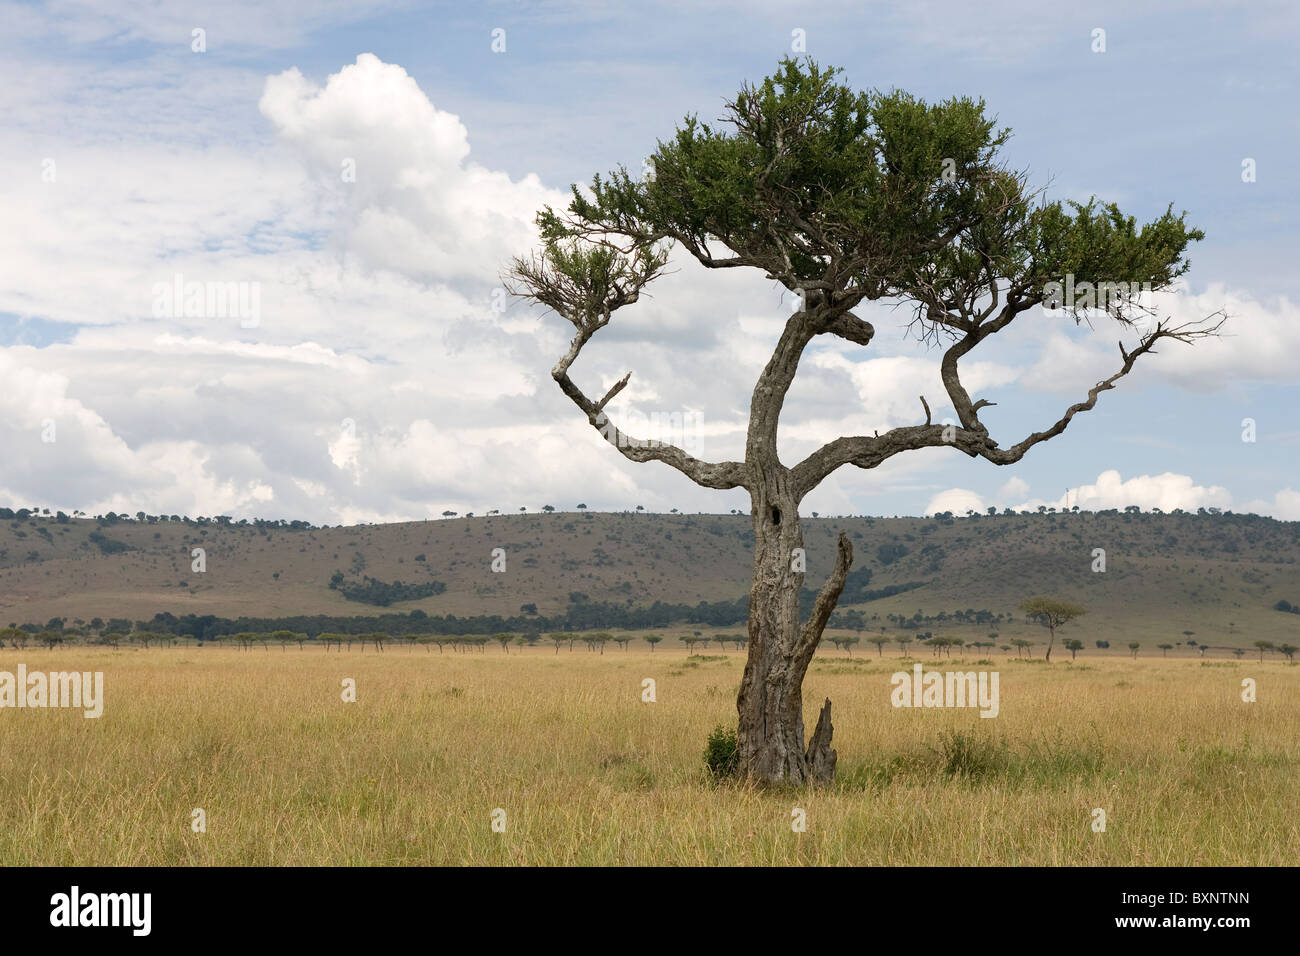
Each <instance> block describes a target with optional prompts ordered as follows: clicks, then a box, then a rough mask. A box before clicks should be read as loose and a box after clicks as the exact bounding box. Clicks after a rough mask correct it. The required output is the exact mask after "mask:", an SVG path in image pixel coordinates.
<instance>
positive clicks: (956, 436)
mask: <svg viewBox="0 0 1300 956" xmlns="http://www.w3.org/2000/svg"><path fill="white" fill-rule="evenodd" d="M1216 319H1217V321H1216ZM1225 319H1226V316H1224V314H1223V313H1222V312H1221V311H1220V312H1215V313H1213V314H1211V315H1209V316H1207V317H1206V318H1205V319H1201V320H1197V321H1194V322H1187V323H1184V324H1182V325H1177V326H1174V325H1168V324H1166V323H1165V322H1157V323H1156V325H1155V327H1154V328H1153V329H1151V330H1150V331H1149V332H1147V333H1145V334H1144V335H1143V336H1142V337H1141V339H1140V340H1139V342H1138V345H1137V346H1136V347H1135V348H1134V349H1132V350H1131V351H1127V350H1125V349H1124V347H1123V346H1122V345H1121V346H1120V354H1121V356H1122V357H1123V364H1122V365H1121V366H1120V369H1119V371H1117V372H1116V373H1115V374H1114V375H1111V376H1110V377H1109V378H1106V379H1103V380H1102V381H1100V382H1098V383H1097V384H1096V385H1094V386H1093V387H1092V388H1091V389H1089V390H1088V397H1087V399H1086V400H1085V401H1082V402H1078V403H1076V404H1074V405H1071V406H1070V407H1069V408H1068V409H1066V411H1065V414H1064V415H1063V416H1062V417H1061V418H1060V419H1059V420H1058V421H1056V422H1055V423H1054V424H1053V425H1052V426H1051V427H1049V428H1047V429H1046V430H1044V431H1041V432H1034V433H1033V434H1032V435H1030V436H1028V437H1027V438H1025V439H1024V440H1023V441H1021V442H1019V443H1017V444H1015V445H1012V446H1011V447H1010V448H999V447H998V444H997V442H995V441H993V440H992V439H991V438H990V437H989V434H988V429H986V428H985V427H984V425H983V424H982V423H981V422H980V420H979V417H978V414H977V413H978V411H979V409H980V408H983V407H986V406H989V405H993V404H994V403H993V402H990V401H987V400H986V399H981V400H980V401H978V402H974V403H972V402H971V401H970V398H969V396H968V395H967V393H966V390H965V388H964V387H962V386H961V382H960V380H959V379H958V378H957V377H956V374H957V368H956V360H955V357H954V358H953V359H952V361H951V367H950V373H949V375H948V376H946V377H945V384H948V383H949V380H951V382H952V383H953V387H951V388H950V389H949V394H950V396H952V397H953V398H954V406H955V407H956V408H957V413H958V416H959V417H961V418H962V425H963V427H961V428H956V427H953V426H948V427H947V428H944V427H942V426H939V425H931V424H930V423H929V416H928V411H929V406H928V405H926V411H927V422H926V424H925V425H906V426H902V427H899V428H893V429H890V430H889V431H887V432H885V434H883V435H876V436H866V435H858V436H853V437H847V438H837V439H835V440H834V441H831V442H828V443H827V444H825V445H823V446H822V447H821V448H819V449H817V451H815V452H813V453H812V454H811V455H809V456H808V457H807V458H805V459H804V460H803V461H801V462H800V463H799V464H798V465H795V466H794V468H792V469H791V474H792V476H793V487H794V491H795V495H796V496H797V497H798V498H802V497H803V496H804V495H806V494H807V493H808V492H810V491H812V489H814V488H816V487H817V485H818V484H820V483H821V482H822V480H823V479H825V478H826V476H827V475H829V474H831V473H832V472H833V471H835V470H836V469H837V468H840V467H841V466H843V465H854V466H856V467H858V468H875V467H876V466H877V465H879V464H880V463H881V462H883V461H886V460H887V459H889V458H892V457H893V456H894V455H897V454H898V453H899V452H903V451H913V450H916V449H918V448H939V447H945V446H947V447H952V448H955V449H957V450H958V451H960V452H962V453H963V454H966V455H969V456H970V457H972V458H975V457H979V458H984V459H985V460H987V461H990V462H992V463H993V464H995V465H1010V464H1013V463H1015V462H1017V461H1019V460H1020V459H1021V458H1023V457H1024V456H1025V453H1026V452H1027V451H1028V450H1029V449H1030V448H1032V447H1033V446H1034V445H1037V444H1038V443H1039V442H1043V441H1046V440H1047V439H1049V438H1053V437H1055V436H1057V435H1059V434H1060V433H1061V432H1063V431H1065V429H1066V427H1067V426H1068V425H1069V424H1070V421H1071V420H1072V419H1073V418H1074V416H1075V415H1077V414H1078V413H1079V412H1086V411H1090V410H1091V409H1092V408H1093V407H1094V406H1095V405H1096V404H1097V398H1098V397H1099V396H1100V395H1101V393H1102V392H1105V391H1109V390H1110V389H1112V388H1114V387H1115V383H1116V382H1117V381H1118V380H1119V379H1121V378H1123V377H1124V376H1125V375H1127V374H1128V373H1129V372H1130V371H1132V369H1133V366H1134V365H1135V364H1136V363H1137V360H1138V359H1139V358H1141V357H1142V356H1143V355H1146V354H1147V353H1148V352H1151V351H1153V349H1152V347H1153V346H1154V345H1155V344H1156V343H1157V342H1159V341H1161V340H1162V339H1169V340H1171V341H1175V342H1183V343H1188V344H1190V343H1192V342H1194V341H1196V340H1197V339H1202V338H1207V337H1210V336H1215V335H1218V334H1219V330H1220V329H1221V328H1222V326H1223V323H1224V321H1225ZM963 344H965V342H964V341H963V342H960V343H958V346H960V345H963ZM956 348H957V346H954V349H956ZM952 351H953V350H949V354H951V352H952ZM964 351H969V349H968V348H967V349H965V350H964ZM945 363H948V355H945ZM954 393H955V394H954ZM922 403H923V404H925V403H924V399H922ZM945 432H946V433H947V434H946V435H945Z"/></svg>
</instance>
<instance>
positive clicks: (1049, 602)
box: [1020, 596, 1087, 661]
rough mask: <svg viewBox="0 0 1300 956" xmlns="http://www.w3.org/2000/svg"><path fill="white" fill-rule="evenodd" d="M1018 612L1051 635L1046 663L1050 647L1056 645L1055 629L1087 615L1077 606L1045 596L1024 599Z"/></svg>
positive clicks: (1050, 656) (1049, 658)
mask: <svg viewBox="0 0 1300 956" xmlns="http://www.w3.org/2000/svg"><path fill="white" fill-rule="evenodd" d="M1020 610H1022V611H1024V612H1025V616H1026V617H1028V618H1030V619H1031V620H1034V621H1037V622H1038V623H1039V624H1041V625H1043V626H1044V627H1045V628H1047V630H1048V632H1049V633H1050V634H1051V639H1050V640H1049V641H1048V644H1047V657H1046V659H1047V660H1048V661H1050V660H1051V659H1052V645H1053V644H1055V643H1056V629H1057V628H1058V627H1061V626H1062V625H1064V624H1068V623H1070V621H1073V620H1074V619H1075V618H1076V617H1079V616H1080V615H1083V614H1086V613H1087V611H1085V610H1084V609H1083V608H1082V607H1081V606H1080V605H1078V604H1071V603H1070V602H1069V601H1062V600H1059V599H1057V598H1051V597H1045V596H1038V597H1031V598H1026V599H1025V600H1023V601H1021V602H1020Z"/></svg>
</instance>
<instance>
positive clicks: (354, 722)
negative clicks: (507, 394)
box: [0, 648, 1300, 865]
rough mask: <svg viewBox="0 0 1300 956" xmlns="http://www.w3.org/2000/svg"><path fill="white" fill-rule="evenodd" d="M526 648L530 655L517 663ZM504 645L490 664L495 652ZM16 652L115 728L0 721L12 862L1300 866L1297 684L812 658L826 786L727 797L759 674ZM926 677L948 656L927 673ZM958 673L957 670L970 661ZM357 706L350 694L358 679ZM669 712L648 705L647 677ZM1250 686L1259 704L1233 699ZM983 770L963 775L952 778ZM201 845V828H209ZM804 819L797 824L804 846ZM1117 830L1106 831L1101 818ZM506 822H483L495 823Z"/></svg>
mask: <svg viewBox="0 0 1300 956" xmlns="http://www.w3.org/2000/svg"><path fill="white" fill-rule="evenodd" d="M512 650H513V649H512ZM494 651H495V653H494ZM720 658H721V655H718V654H717V652H714V653H713V655H712V656H711V657H705V658H693V659H687V658H686V657H685V656H683V654H682V653H681V652H667V653H666V652H665V651H663V650H660V651H659V652H656V653H654V654H653V655H651V654H649V653H646V652H645V651H637V650H633V651H629V652H620V651H607V652H606V653H605V654H604V655H595V654H590V653H588V652H586V651H585V650H582V649H578V650H575V651H574V652H572V653H570V652H569V651H567V650H562V651H561V652H560V654H559V655H558V656H556V655H555V654H554V653H553V652H552V650H551V649H549V648H548V649H542V648H538V649H529V650H527V651H525V652H524V653H522V654H520V653H518V652H517V651H513V652H512V653H511V654H510V655H509V656H506V655H503V654H502V653H501V652H500V650H499V649H497V648H493V649H490V650H488V651H486V652H485V653H469V654H454V653H451V652H450V651H448V652H447V653H444V654H438V653H437V651H436V650H435V651H434V652H433V653H426V652H425V651H424V650H423V649H419V648H417V649H415V650H414V651H413V652H412V651H408V650H407V649H405V648H401V649H389V650H388V651H386V652H385V653H384V654H382V655H380V654H375V653H374V652H373V650H372V651H368V652H366V653H365V654H361V653H359V652H356V651H354V652H352V653H351V654H348V653H341V654H340V653H328V654H327V653H322V652H321V651H319V650H308V651H306V652H301V651H298V650H296V649H291V650H290V651H288V652H287V653H284V652H282V651H281V650H280V649H279V648H274V649H272V650H269V651H265V650H256V651H252V652H246V653H240V652H238V651H233V650H218V649H213V648H204V649H202V650H199V649H194V648H182V649H174V650H149V651H135V650H129V651H128V650H121V651H110V650H106V649H97V648H96V649H81V648H77V649H69V650H61V651H55V652H43V651H27V652H23V653H21V654H18V653H16V652H11V651H6V652H4V654H3V655H2V656H0V670H9V671H12V670H15V669H16V666H17V664H18V662H19V661H20V660H21V661H23V662H24V663H26V664H27V667H28V669H29V670H32V669H45V670H49V669H60V670H61V669H72V668H75V669H79V670H85V669H90V670H102V671H104V674H105V685H106V694H105V696H106V703H105V711H104V716H103V717H101V718H99V719H98V720H88V719H85V718H83V717H82V716H81V715H80V712H79V711H78V712H73V711H59V710H45V711H41V710H9V709H6V710H0V863H3V864H5V865H15V864H77V865H99V864H107V865H125V864H143V865H157V864H160V865H171V864H181V865H185V864H234V865H243V864H790V863H814V864H920V865H928V864H947V865H953V864H956V865H961V864H1070V865H1106V864H1119V865H1130V864H1137V865H1147V864H1165V865H1193V864H1204V865H1215V864H1223V865H1243V864H1263V865H1280V864H1294V863H1295V862H1296V860H1297V855H1300V829H1298V828H1297V810H1300V788H1297V786H1296V779H1297V771H1298V770H1300V669H1298V668H1296V667H1293V666H1288V665H1286V664H1284V663H1281V662H1277V661H1269V662H1266V663H1263V664H1261V663H1258V662H1251V661H1249V660H1245V661H1240V662H1214V663H1213V664H1209V665H1208V666H1203V664H1202V662H1198V661H1187V660H1178V661H1175V660H1169V661H1161V660H1138V661H1131V660H1117V659H1113V658H1107V659H1103V660H1090V661H1089V660H1083V659H1080V661H1079V662H1077V663H1075V664H1073V665H1070V664H1067V663H1064V662H1062V663H1057V664H1052V665H1046V664H1043V663H1041V662H1040V663H1034V664H1028V663H1018V662H1015V661H1014V660H1009V659H1007V658H1006V657H1004V656H1003V655H998V656H997V657H996V658H994V663H993V665H992V667H991V668H990V667H989V665H976V664H975V663H974V659H973V658H968V660H967V664H966V666H964V667H963V668H962V669H993V668H996V669H998V670H999V671H1000V673H1001V714H1000V716H998V717H997V718H996V719H993V720H988V719H984V720H981V719H980V718H979V717H978V715H977V712H976V711H972V710H966V711H960V710H947V711H942V710H919V709H918V710H902V709H899V710H895V709H894V708H892V707H891V706H890V705H889V675H890V674H891V673H892V672H893V671H894V670H897V669H899V668H900V666H902V665H901V662H900V659H899V658H898V657H897V656H895V657H885V658H884V659H883V660H878V659H876V658H875V657H874V656H869V657H868V656H864V655H858V656H856V657H855V658H854V659H853V660H852V661H851V662H850V661H848V660H846V659H845V658H843V657H842V655H839V654H837V653H828V654H825V655H821V656H819V657H818V659H817V660H816V661H815V663H814V665H813V668H812V672H811V674H810V675H809V678H808V681H807V686H806V695H805V696H806V702H807V705H808V706H807V712H808V714H809V717H810V718H811V716H812V715H813V713H814V705H815V704H818V703H820V702H821V700H822V698H823V697H824V696H830V697H831V699H832V700H833V701H834V702H835V713H834V718H835V744H836V746H837V748H838V750H839V754H840V763H839V769H840V772H839V778H838V780H837V783H836V784H835V786H834V787H833V788H830V789H828V790H822V791H809V790H802V789H800V790H787V791H780V792H758V791H753V790H750V789H747V788H743V787H737V786H733V785H716V784H713V783H710V782H709V781H708V779H707V778H706V775H705V773H704V771H703V769H702V762H701V753H702V750H703V744H704V740H705V738H706V736H707V735H708V733H709V731H710V730H712V729H713V728H714V726H715V725H717V724H719V723H721V722H731V721H733V720H734V714H735V708H734V690H735V687H736V685H737V683H738V679H739V675H740V670H741V667H742V655H741V654H739V653H735V652H731V653H728V654H727V655H726V656H725V659H720ZM923 663H925V664H926V666H927V667H930V666H932V665H931V662H929V661H928V660H927V661H923ZM958 665H959V662H958V661H957V660H956V659H953V660H952V661H950V662H949V661H945V662H943V663H942V664H941V665H939V664H935V665H933V666H939V667H942V668H944V669H956V668H957V667H958ZM346 677H351V678H354V679H355V680H356V682H357V692H358V700H357V702H356V703H352V704H348V703H344V702H343V701H342V700H341V699H340V693H341V681H342V679H343V678H346ZM645 677H653V678H655V680H656V681H657V691H658V701H657V702H656V703H653V704H649V703H642V701H641V681H642V679H643V678H645ZM1244 677H1253V678H1255V679H1256V680H1257V682H1258V701H1257V702H1256V703H1252V704H1247V703H1243V702H1242V700H1241V697H1240V689H1241V680H1242V678H1244ZM958 766H961V767H965V768H966V772H958V773H949V772H948V770H949V769H952V768H954V767H958ZM196 807H202V808H203V809H204V810H205V811H206V813H207V832H206V833H194V832H191V828H190V820H191V811H192V810H193V809H194V808H196ZM795 807H799V808H802V809H803V810H804V811H806V815H807V831H806V832H803V833H795V832H792V828H791V819H792V817H791V814H792V810H793V809H794V808H795ZM1098 807H1099V808H1102V809H1104V810H1105V811H1106V814H1107V827H1106V831H1105V832H1104V833H1094V832H1093V831H1092V827H1091V823H1092V810H1093V809H1094V808H1098ZM495 808H501V809H503V810H504V811H505V812H506V830H505V832H504V833H497V832H493V830H492V828H491V814H492V811H493V810H494V809H495Z"/></svg>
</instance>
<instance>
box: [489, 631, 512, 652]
mask: <svg viewBox="0 0 1300 956" xmlns="http://www.w3.org/2000/svg"><path fill="white" fill-rule="evenodd" d="M492 639H493V640H494V641H496V642H497V643H498V644H500V645H501V650H502V651H503V652H505V653H506V654H509V653H510V642H511V641H513V640H514V639H515V636H514V635H513V634H507V633H506V632H505V631H499V632H497V633H496V634H493V635H492Z"/></svg>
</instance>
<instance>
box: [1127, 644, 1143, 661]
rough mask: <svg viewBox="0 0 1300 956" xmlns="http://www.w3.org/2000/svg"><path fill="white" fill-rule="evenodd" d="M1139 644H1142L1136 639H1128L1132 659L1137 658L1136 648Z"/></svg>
mask: <svg viewBox="0 0 1300 956" xmlns="http://www.w3.org/2000/svg"><path fill="white" fill-rule="evenodd" d="M1141 646H1142V645H1141V644H1139V643H1138V642H1137V641H1129V644H1128V649H1129V650H1130V651H1132V652H1133V660H1137V656H1138V648H1139V647H1141Z"/></svg>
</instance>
